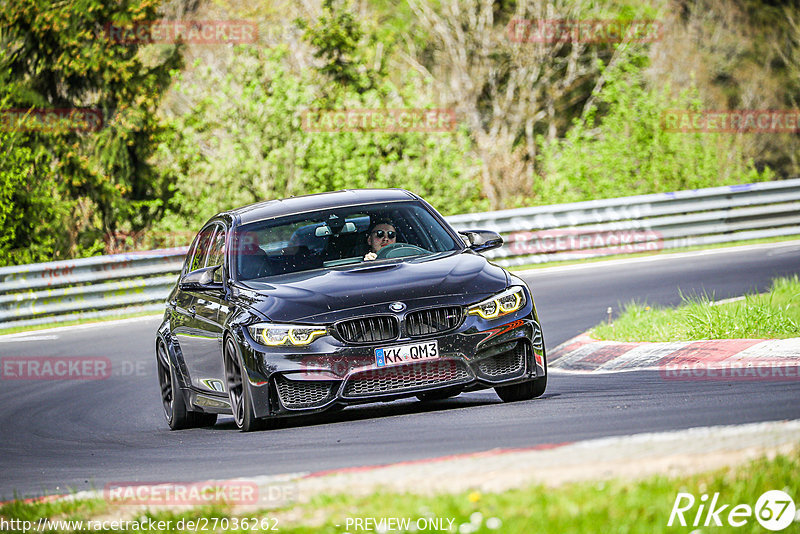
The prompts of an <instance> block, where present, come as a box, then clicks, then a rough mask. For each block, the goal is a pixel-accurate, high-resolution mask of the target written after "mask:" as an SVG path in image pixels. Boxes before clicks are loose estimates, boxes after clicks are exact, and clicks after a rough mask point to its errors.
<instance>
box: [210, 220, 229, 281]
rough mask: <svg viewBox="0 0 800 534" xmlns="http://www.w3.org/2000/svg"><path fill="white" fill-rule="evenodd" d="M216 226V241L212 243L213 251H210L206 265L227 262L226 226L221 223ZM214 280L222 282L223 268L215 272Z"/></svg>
mask: <svg viewBox="0 0 800 534" xmlns="http://www.w3.org/2000/svg"><path fill="white" fill-rule="evenodd" d="M216 228H217V233H215V234H214V241H213V244H212V245H211V251H210V252H209V253H208V262H207V263H206V267H213V266H215V265H222V264H224V263H225V228H223V227H222V226H220V225H217V226H216ZM214 281H215V282H222V269H217V271H216V272H215V273H214Z"/></svg>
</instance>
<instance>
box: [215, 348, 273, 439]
mask: <svg viewBox="0 0 800 534" xmlns="http://www.w3.org/2000/svg"><path fill="white" fill-rule="evenodd" d="M224 357H225V381H226V385H227V387H228V399H229V400H230V403H231V411H232V412H233V420H234V422H235V423H236V427H237V428H238V429H239V430H240V431H242V432H252V431H254V430H262V429H264V428H266V427H267V421H266V420H265V419H259V418H257V417H256V416H255V412H254V410H253V399H252V398H251V397H250V390H249V389H248V388H247V387H245V385H244V379H243V374H242V368H243V366H242V358H241V357H240V355H239V350H238V349H237V348H236V344H235V343H234V342H233V340H232V339H231V338H227V340H226V341H225V352H224Z"/></svg>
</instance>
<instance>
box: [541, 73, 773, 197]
mask: <svg viewBox="0 0 800 534" xmlns="http://www.w3.org/2000/svg"><path fill="white" fill-rule="evenodd" d="M641 62H642V61H641V58H633V59H631V60H629V61H626V62H621V63H620V64H618V65H617V66H615V67H611V68H608V69H607V70H606V72H605V76H606V83H605V85H604V86H603V88H602V90H601V91H600V93H599V94H598V98H597V104H596V105H594V106H591V107H590V108H589V109H588V110H587V113H586V114H585V117H584V118H583V119H582V120H577V121H575V122H574V124H573V126H572V128H571V129H570V130H569V131H568V132H567V134H566V136H565V137H564V138H563V139H557V140H555V141H554V142H552V143H547V142H545V140H544V138H542V137H540V138H539V142H541V143H542V144H543V149H542V152H541V154H540V156H539V163H540V166H541V174H542V178H543V179H542V180H541V181H540V182H539V183H537V184H535V185H536V187H535V190H536V192H537V194H538V196H539V198H538V199H537V201H538V202H539V203H542V204H548V203H556V202H574V201H581V200H591V199H595V198H611V197H620V196H628V195H638V194H646V193H655V192H662V191H680V190H684V189H697V188H702V187H714V186H718V185H726V184H736V183H750V182H756V181H764V180H769V179H770V178H771V177H772V174H771V172H770V171H769V170H768V169H766V170H764V171H763V172H759V171H758V170H757V169H756V168H755V166H754V165H753V163H752V162H751V161H747V160H746V159H745V158H744V156H743V155H742V151H741V148H740V146H739V145H738V144H737V139H736V138H735V137H734V136H730V135H725V134H713V133H684V132H675V133H672V132H666V131H664V129H663V128H662V114H663V113H664V112H665V111H667V110H676V109H695V110H699V109H700V106H701V103H700V101H699V100H698V98H697V96H696V91H694V90H692V89H688V90H684V91H682V92H681V93H680V95H679V96H678V97H677V98H673V97H671V96H670V88H669V86H668V85H664V86H663V87H660V88H653V87H650V86H649V85H648V84H647V83H646V81H645V79H644V72H643V71H644V67H643V66H640V65H637V63H641ZM601 111H602V115H601Z"/></svg>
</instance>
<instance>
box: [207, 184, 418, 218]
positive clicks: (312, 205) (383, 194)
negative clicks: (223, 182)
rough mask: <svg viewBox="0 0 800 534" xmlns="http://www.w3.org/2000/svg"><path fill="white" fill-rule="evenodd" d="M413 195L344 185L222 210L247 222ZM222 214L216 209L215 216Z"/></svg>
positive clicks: (409, 197) (414, 198) (407, 197)
mask: <svg viewBox="0 0 800 534" xmlns="http://www.w3.org/2000/svg"><path fill="white" fill-rule="evenodd" d="M416 199H418V197H417V196H416V195H415V194H413V193H411V192H409V191H406V190H405V189H344V190H341V191H334V192H331V193H316V194H313V195H303V196H297V197H289V198H284V199H280V200H267V201H264V202H258V203H256V204H250V205H249V206H243V207H241V208H236V209H233V210H230V211H227V212H225V213H224V214H231V215H234V216H237V217H238V218H239V220H240V223H241V224H247V223H251V222H255V221H260V220H263V219H269V218H272V217H282V216H284V215H291V214H293V213H303V212H307V211H317V210H326V209H330V208H339V207H345V206H356V205H359V204H371V203H373V202H397V201H402V200H416ZM224 214H223V213H220V214H219V215H218V216H217V217H219V216H222V215H224ZM215 218H216V217H215Z"/></svg>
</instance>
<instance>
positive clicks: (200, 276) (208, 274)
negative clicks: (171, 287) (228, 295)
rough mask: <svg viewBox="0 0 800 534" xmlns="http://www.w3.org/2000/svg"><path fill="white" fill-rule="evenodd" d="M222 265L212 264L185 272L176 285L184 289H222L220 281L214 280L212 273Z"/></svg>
mask: <svg viewBox="0 0 800 534" xmlns="http://www.w3.org/2000/svg"><path fill="white" fill-rule="evenodd" d="M221 267H222V265H214V266H212V267H204V268H202V269H197V270H194V271H191V272H188V273H186V275H184V276H183V277H182V278H181V281H180V283H179V284H178V287H179V288H180V289H181V290H184V291H187V290H188V291H208V290H211V289H222V283H221V282H215V281H214V273H215V272H216V270H217V269H220V268H221Z"/></svg>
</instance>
